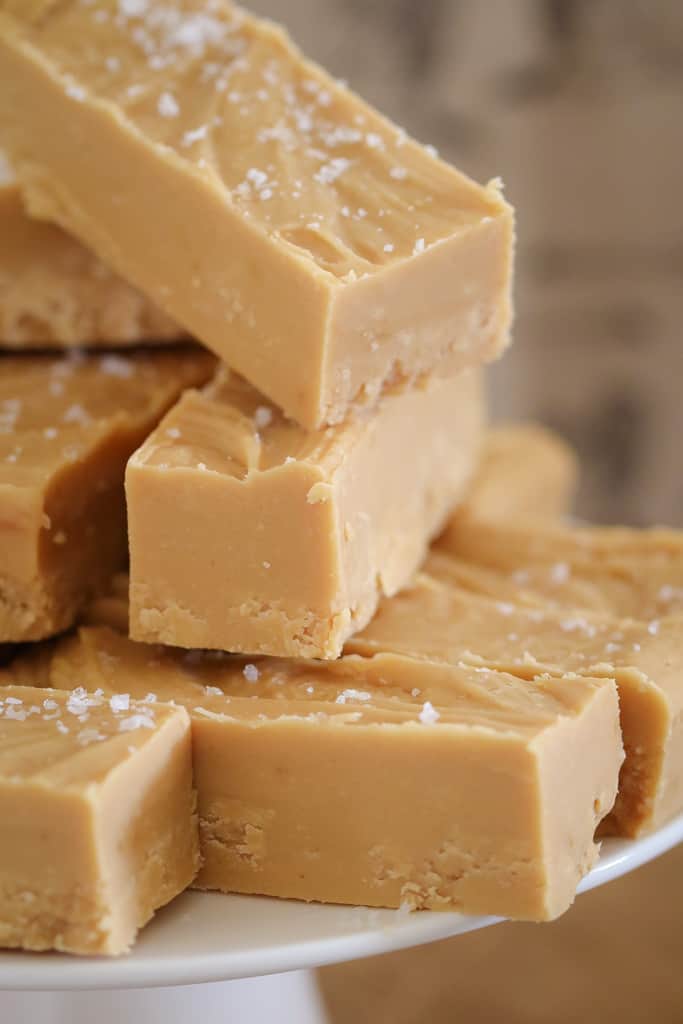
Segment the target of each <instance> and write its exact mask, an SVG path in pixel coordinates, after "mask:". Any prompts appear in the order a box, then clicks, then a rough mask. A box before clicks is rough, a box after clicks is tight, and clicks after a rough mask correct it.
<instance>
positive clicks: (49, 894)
mask: <svg viewBox="0 0 683 1024" xmlns="http://www.w3.org/2000/svg"><path fill="white" fill-rule="evenodd" d="M198 866H199V853H198V841H197V818H196V807H195V793H194V790H193V788H192V756H191V743H190V722H189V718H188V715H187V712H186V711H185V710H184V709H183V708H171V707H164V706H162V705H155V706H152V705H150V704H135V703H134V702H131V701H130V700H129V699H128V698H126V697H121V696H118V697H116V698H113V699H112V700H111V701H110V700H109V699H107V698H104V697H103V696H101V695H99V696H93V695H89V694H87V693H86V692H85V690H78V689H77V690H70V691H69V692H64V691H59V690H54V689H46V690H38V689H35V688H32V687H21V686H9V687H6V688H1V689H0V946H9V947H21V948H23V949H33V950H46V949H57V950H61V951H63V952H68V953H81V954H103V953H104V954H112V955H115V954H119V953H125V952H126V951H127V950H128V949H129V948H130V947H131V946H132V944H133V942H134V940H135V935H136V933H137V931H138V929H139V928H141V927H142V926H143V925H144V924H145V923H146V922H147V921H148V920H149V919H150V918H151V917H152V915H153V914H154V912H155V910H156V909H157V908H158V907H161V906H163V905H164V904H165V903H168V901H169V900H171V899H173V897H174V896H177V895H178V893H180V892H182V890H183V889H185V888H186V887H187V886H188V885H189V884H190V883H191V882H192V880H193V878H194V877H195V874H196V872H197V868H198Z"/></svg>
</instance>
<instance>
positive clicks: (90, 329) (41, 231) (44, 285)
mask: <svg viewBox="0 0 683 1024" xmlns="http://www.w3.org/2000/svg"><path fill="white" fill-rule="evenodd" d="M182 336H183V334H182V332H181V330H180V328H179V327H177V326H176V324H174V323H173V321H172V320H171V319H170V318H169V317H168V316H166V314H165V313H162V312H161V311H160V310H158V309H157V308H156V307H155V306H154V305H153V304H152V303H151V302H149V301H148V300H147V299H146V298H145V297H144V295H142V294H141V293H140V292H139V291H137V290H136V289H135V288H133V287H131V285H129V284H127V283H126V282H125V281H123V280H122V279H121V278H120V277H118V276H117V275H116V274H114V273H112V271H110V270H109V269H108V268H107V267H105V266H104V264H102V263H100V261H99V260H98V259H97V257H96V256H94V255H93V254H92V253H91V252H90V251H89V250H88V249H86V248H85V247H84V246H82V245H81V244H80V242H77V241H76V240H75V239H74V238H71V237H70V236H69V235H67V234H65V233H64V232H63V231H62V230H61V229H60V228H58V227H55V226H54V225H52V224H46V223H45V222H44V221H38V220H33V219H32V218H31V217H29V216H28V214H27V213H26V211H25V210H24V207H23V204H22V201H21V194H20V192H19V189H18V188H17V186H16V184H15V183H14V182H13V180H12V177H11V174H10V171H9V167H8V166H7V165H6V164H5V161H4V159H3V155H2V152H0V348H9V349H28V348H34V349H35V348H41V349H42V348H73V347H75V346H80V345H88V346H90V347H93V346H98V347H104V346H107V347H110V348H113V347H120V346H126V345H132V344H134V343H138V342H143V341H144V342H146V343H150V342H160V341H175V340H179V339H180V338H182Z"/></svg>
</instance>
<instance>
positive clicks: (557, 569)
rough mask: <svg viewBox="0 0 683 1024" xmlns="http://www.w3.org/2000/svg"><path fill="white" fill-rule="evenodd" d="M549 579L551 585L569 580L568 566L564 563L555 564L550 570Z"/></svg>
mask: <svg viewBox="0 0 683 1024" xmlns="http://www.w3.org/2000/svg"><path fill="white" fill-rule="evenodd" d="M550 579H551V581H552V582H553V583H566V582H567V580H568V579H569V566H568V565H567V563H566V562H556V563H555V565H553V566H551V568H550Z"/></svg>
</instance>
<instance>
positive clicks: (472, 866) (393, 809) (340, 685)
mask: <svg viewBox="0 0 683 1024" xmlns="http://www.w3.org/2000/svg"><path fill="white" fill-rule="evenodd" d="M49 676H50V680H51V682H52V685H62V684H65V685H69V683H68V681H69V680H74V679H78V680H79V681H80V682H81V683H83V684H84V685H85V686H87V687H88V688H91V689H100V688H101V689H102V690H103V691H104V692H105V693H121V692H126V693H130V694H131V696H134V697H136V698H146V699H147V700H153V699H154V698H155V697H156V699H157V700H159V701H170V700H173V701H175V702H176V703H178V704H182V705H184V706H185V707H186V708H187V709H188V710H189V711H190V714H191V717H192V727H193V751H194V772H195V784H196V786H197V791H198V804H199V818H200V845H201V852H202V857H203V867H202V869H201V872H200V874H199V876H198V879H197V883H196V884H197V885H198V886H199V887H200V888H209V889H221V890H224V891H228V892H248V893H265V894H269V895H272V896H281V897H292V898H297V899H304V900H322V901H326V902H336V903H351V904H362V905H366V906H389V907H397V906H399V905H407V906H409V907H416V908H419V907H425V908H432V909H443V910H461V911H465V912H473V913H490V914H502V915H506V916H509V917H517V918H525V919H546V918H552V917H555V916H556V915H558V914H560V913H561V912H562V911H563V910H565V909H566V908H567V906H568V905H569V904H570V903H571V902H572V900H573V897H574V892H575V889H576V885H577V882H578V881H579V879H580V878H581V877H582V875H583V874H584V873H585V872H586V871H587V870H588V869H589V868H590V866H591V865H592V863H593V862H594V859H595V856H596V852H597V848H596V846H595V845H594V842H593V833H594V829H595V827H596V825H597V823H598V822H599V821H600V819H601V818H602V817H603V816H604V815H605V814H606V813H607V811H608V810H609V808H610V807H611V806H612V802H613V800H614V796H615V793H616V786H617V777H618V772H619V767H620V764H621V761H622V756H623V754H622V747H621V739H620V735H619V721H618V704H617V697H616V690H615V687H614V683H613V682H612V681H610V680H605V679H603V680H591V679H588V678H579V677H575V678H572V679H568V680H565V679H557V678H543V679H540V680H534V681H528V680H525V679H519V678H516V677H515V676H512V675H505V674H503V673H498V672H489V671H482V670H481V668H479V667H475V668H471V667H468V668H457V667H455V666H451V665H443V664H437V663H436V662H432V663H430V662H428V661H426V660H418V659H415V658H406V657H402V656H394V655H390V654H387V655H378V656H377V657H372V658H361V657H346V656H345V657H342V658H340V659H339V660H337V661H335V662H315V661H308V662H306V661H303V660H298V661H297V660H291V661H287V660H283V659H275V658H255V659H253V660H249V659H247V658H245V657H240V656H235V655H224V654H217V653H216V652H199V651H190V652H180V651H178V650H172V649H170V648H161V647H159V648H150V647H149V646H148V645H146V644H139V643H136V642H134V641H132V640H130V639H129V638H128V637H126V636H124V635H123V634H121V633H117V632H116V631H115V630H113V629H111V628H109V627H83V628H81V629H80V630H79V631H78V633H77V635H75V636H73V637H69V638H67V639H64V640H62V641H60V642H59V643H58V645H57V648H56V652H55V653H54V656H53V657H52V659H51V664H50V670H49ZM41 678H44V677H43V676H41V675H39V676H38V679H39V680H40V679H41ZM36 692H39V691H36ZM568 766H571V770H568Z"/></svg>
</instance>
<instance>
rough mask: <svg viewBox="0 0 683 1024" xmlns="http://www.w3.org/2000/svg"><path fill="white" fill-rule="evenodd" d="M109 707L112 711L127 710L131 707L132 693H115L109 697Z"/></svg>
mask: <svg viewBox="0 0 683 1024" xmlns="http://www.w3.org/2000/svg"><path fill="white" fill-rule="evenodd" d="M109 707H110V708H111V709H112V711H127V710H128V708H129V707H130V694H129V693H114V694H113V695H112V696H111V697H110V698H109Z"/></svg>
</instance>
